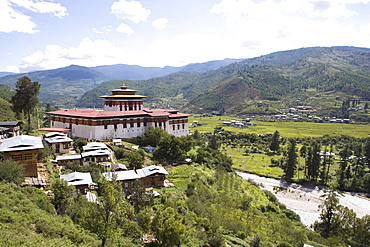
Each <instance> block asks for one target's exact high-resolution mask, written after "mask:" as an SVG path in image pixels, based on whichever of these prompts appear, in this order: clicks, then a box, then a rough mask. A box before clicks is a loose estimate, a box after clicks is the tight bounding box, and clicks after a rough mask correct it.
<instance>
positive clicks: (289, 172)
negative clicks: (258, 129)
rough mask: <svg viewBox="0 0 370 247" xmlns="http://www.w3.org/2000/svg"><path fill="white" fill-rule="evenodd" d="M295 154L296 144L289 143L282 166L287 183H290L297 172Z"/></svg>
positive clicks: (293, 142)
mask: <svg viewBox="0 0 370 247" xmlns="http://www.w3.org/2000/svg"><path fill="white" fill-rule="evenodd" d="M297 163H298V162H297V153H296V142H295V141H294V140H292V141H290V144H289V147H288V153H287V157H286V160H285V164H284V177H285V179H286V180H287V181H291V180H292V179H293V177H294V174H295V172H296V170H297Z"/></svg>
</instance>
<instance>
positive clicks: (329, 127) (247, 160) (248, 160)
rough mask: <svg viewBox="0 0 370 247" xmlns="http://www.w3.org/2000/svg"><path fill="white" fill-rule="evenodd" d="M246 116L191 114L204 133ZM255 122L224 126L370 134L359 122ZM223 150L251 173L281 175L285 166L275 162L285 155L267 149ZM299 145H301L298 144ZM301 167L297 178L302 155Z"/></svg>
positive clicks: (299, 133)
mask: <svg viewBox="0 0 370 247" xmlns="http://www.w3.org/2000/svg"><path fill="white" fill-rule="evenodd" d="M231 120H237V121H242V119H239V118H235V117H230V116H212V117H190V118H189V123H193V121H198V122H199V124H200V125H189V130H190V131H195V130H198V131H199V132H201V133H204V132H213V130H214V128H215V127H219V126H222V124H223V122H225V121H231ZM251 122H252V123H253V126H248V128H234V127H225V126H222V128H223V129H224V130H228V131H232V132H246V133H255V134H273V133H274V132H275V130H277V131H279V133H280V136H282V137H308V136H312V137H320V136H323V135H349V136H353V137H369V134H370V125H356V124H345V123H313V122H277V121H276V122H263V121H253V120H252V121H251ZM222 148H223V151H224V152H225V153H227V154H228V156H230V157H231V158H232V160H233V164H234V165H233V168H234V169H238V170H241V171H246V172H249V173H254V174H259V175H263V176H267V177H274V178H280V177H281V176H282V175H283V170H282V169H281V168H279V167H273V166H271V159H272V158H274V159H279V158H281V157H282V156H279V155H272V154H266V153H250V154H248V155H246V154H245V148H243V147H236V148H232V147H222ZM297 148H298V149H299V148H300V146H299V145H298V146H297ZM298 162H299V165H298V167H301V170H298V172H297V174H296V175H295V177H294V178H295V179H300V178H302V177H303V170H302V169H303V165H304V160H303V159H302V158H299V159H298ZM337 167H338V164H337V163H336V162H335V163H334V164H333V165H332V167H331V169H330V170H331V173H332V175H334V174H333V173H334V172H335V170H336V169H337Z"/></svg>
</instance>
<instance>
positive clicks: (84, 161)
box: [55, 150, 112, 166]
mask: <svg viewBox="0 0 370 247" xmlns="http://www.w3.org/2000/svg"><path fill="white" fill-rule="evenodd" d="M111 155H112V154H111V152H110V151H108V150H96V151H89V152H84V153H80V154H68V155H59V156H57V157H56V159H55V161H56V162H57V164H58V165H59V166H65V165H67V164H68V163H72V162H78V163H79V164H80V165H89V164H90V162H94V163H96V164H98V165H105V166H108V165H110V163H111V162H112V159H111Z"/></svg>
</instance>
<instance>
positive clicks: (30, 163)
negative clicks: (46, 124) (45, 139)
mask: <svg viewBox="0 0 370 247" xmlns="http://www.w3.org/2000/svg"><path fill="white" fill-rule="evenodd" d="M42 148H44V145H43V144H42V140H41V138H40V137H35V136H28V135H20V136H15V137H12V138H9V139H4V140H3V142H2V144H1V145H0V152H3V153H4V159H5V160H9V159H12V160H14V161H16V162H17V163H19V164H21V165H24V166H25V172H24V176H25V177H35V178H37V177H38V173H37V161H38V151H39V150H40V149H42Z"/></svg>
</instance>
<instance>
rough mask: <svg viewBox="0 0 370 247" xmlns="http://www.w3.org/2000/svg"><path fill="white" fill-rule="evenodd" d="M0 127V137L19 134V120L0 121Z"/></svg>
mask: <svg viewBox="0 0 370 247" xmlns="http://www.w3.org/2000/svg"><path fill="white" fill-rule="evenodd" d="M0 129H1V130H2V132H3V133H2V134H1V136H0V140H1V139H5V138H10V137H14V136H19V135H20V122H19V121H0Z"/></svg>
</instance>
